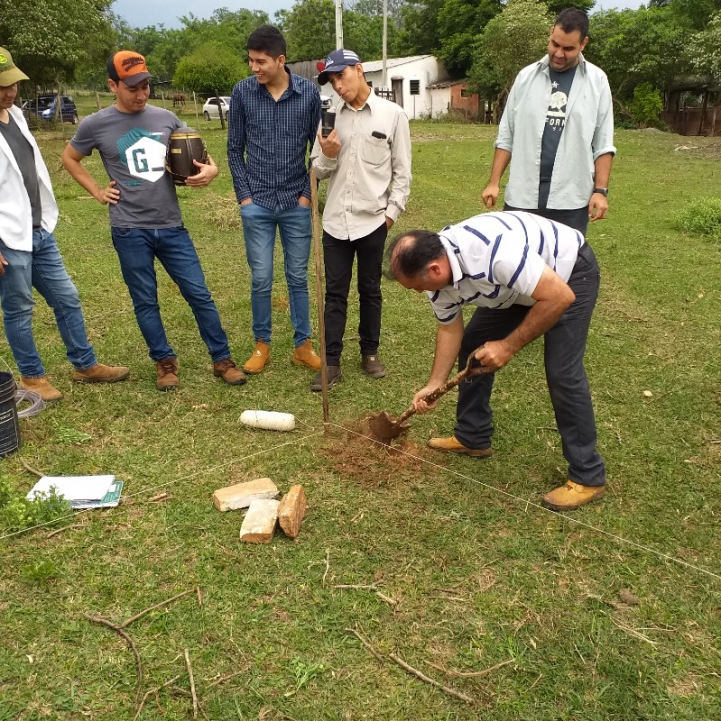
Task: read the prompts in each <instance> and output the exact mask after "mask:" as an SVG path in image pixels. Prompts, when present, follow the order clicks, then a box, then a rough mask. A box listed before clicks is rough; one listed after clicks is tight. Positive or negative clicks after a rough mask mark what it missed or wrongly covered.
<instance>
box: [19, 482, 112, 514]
mask: <svg viewBox="0 0 721 721" xmlns="http://www.w3.org/2000/svg"><path fill="white" fill-rule="evenodd" d="M51 489H55V495H57V496H62V497H63V498H64V499H65V500H66V501H68V502H69V503H70V505H71V506H72V507H73V508H114V507H115V506H117V505H118V503H119V502H120V494H121V492H122V490H123V482H122V481H118V480H116V479H115V476H110V475H107V476H43V477H42V478H41V479H40V480H39V481H38V482H37V483H36V484H35V485H34V486H33V487H32V488H31V489H30V492H29V493H28V495H27V498H28V500H29V501H32V500H34V499H35V498H36V496H37V495H39V496H41V497H42V496H44V495H45V494H49V493H50V492H51Z"/></svg>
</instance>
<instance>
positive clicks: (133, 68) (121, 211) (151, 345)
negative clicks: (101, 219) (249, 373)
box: [63, 50, 246, 391]
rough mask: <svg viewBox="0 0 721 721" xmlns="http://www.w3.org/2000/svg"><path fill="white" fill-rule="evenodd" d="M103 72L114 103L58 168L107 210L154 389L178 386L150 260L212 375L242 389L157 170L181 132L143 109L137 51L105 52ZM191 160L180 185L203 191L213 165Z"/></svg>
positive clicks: (169, 119)
mask: <svg viewBox="0 0 721 721" xmlns="http://www.w3.org/2000/svg"><path fill="white" fill-rule="evenodd" d="M107 67H108V87H109V88H110V90H111V92H112V93H114V95H115V104H114V105H111V106H110V107H108V108H104V109H103V110H100V111H99V112H97V113H94V114H93V115H90V116H88V117H87V118H84V119H83V121H82V122H81V123H80V125H79V126H78V130H77V133H76V134H75V137H74V138H73V139H72V140H71V141H70V144H69V145H68V146H67V147H66V148H65V151H64V153H63V163H64V165H65V167H66V168H67V170H68V172H69V173H70V175H72V176H73V178H75V180H77V182H78V183H80V185H82V186H83V188H85V190H87V191H88V192H89V193H90V194H91V195H92V196H93V197H94V198H95V199H96V200H97V201H98V202H100V203H102V204H103V205H108V206H109V209H110V230H111V235H112V239H113V245H114V246H115V250H116V251H117V253H118V258H119V260H120V268H121V270H122V273H123V279H124V280H125V284H126V285H127V286H128V291H129V292H130V297H131V298H132V301H133V308H134V309H135V318H136V320H137V322H138V326H139V327H140V332H141V333H142V335H143V338H144V339H145V342H146V343H147V345H148V350H149V355H150V358H151V359H152V360H153V361H155V365H156V373H157V380H156V388H157V389H158V390H160V391H168V390H174V389H176V388H177V387H178V386H179V380H178V357H177V355H176V354H175V352H174V351H173V348H172V347H171V346H170V344H169V343H168V338H167V336H166V333H165V328H164V327H163V321H162V319H161V317H160V306H159V305H158V283H157V279H156V276H155V259H156V258H157V259H158V260H159V261H160V263H161V264H162V266H163V267H164V268H165V270H166V271H167V273H168V275H169V276H170V277H171V278H172V280H173V281H174V282H175V283H176V284H177V286H178V288H179V289H180V292H181V294H182V296H183V298H185V300H186V301H187V302H188V304H189V305H190V307H191V308H192V310H193V315H194V316H195V320H196V322H197V324H198V330H199V331H200V336H201V338H202V339H203V341H204V342H205V345H206V347H207V348H208V353H209V354H210V357H211V360H212V361H213V373H214V375H215V376H217V377H219V378H222V379H223V380H224V381H225V382H226V383H229V384H231V385H242V384H243V383H245V380H246V378H245V374H244V373H243V372H242V371H241V370H239V369H238V368H237V367H236V365H235V363H234V362H233V359H232V358H231V357H230V348H229V345H228V336H227V335H226V333H225V330H223V327H222V325H221V323H220V317H219V315H218V309H217V307H216V305H215V302H214V301H213V298H212V296H211V294H210V291H209V290H208V286H207V285H206V282H205V276H204V274H203V269H202V267H201V265H200V259H199V258H198V253H197V252H196V250H195V246H194V245H193V241H192V239H191V237H190V234H189V233H188V231H187V230H186V229H185V227H184V225H183V219H182V217H181V213H180V206H179V204H178V197H177V194H176V192H175V185H174V184H173V178H172V177H171V175H170V173H169V172H168V171H167V170H166V167H165V158H166V153H167V148H168V143H169V141H170V135H171V133H173V132H174V131H176V130H178V129H179V128H180V127H181V123H180V120H178V118H177V117H176V116H175V114H174V113H171V112H170V111H169V110H165V109H164V108H158V107H156V106H155V105H149V104H148V97H149V95H150V83H149V79H150V77H151V75H150V73H149V72H148V68H147V66H146V64H145V58H144V57H143V56H142V55H140V53H136V52H134V51H132V50H120V51H118V52H116V53H114V54H113V55H111V57H110V59H109V60H108V64H107ZM93 150H97V151H98V152H99V154H100V158H101V160H102V161H103V165H104V166H105V170H106V171H107V173H108V176H109V177H110V183H109V184H108V185H107V186H105V187H102V186H101V185H100V184H99V183H98V182H96V180H95V179H94V178H93V177H92V175H91V174H90V173H89V171H88V170H87V169H86V168H85V167H84V166H83V165H82V160H83V159H84V158H86V157H87V156H89V155H90V154H91V153H92V152H93ZM194 162H195V165H196V166H197V168H198V172H197V174H196V175H192V176H190V177H189V178H187V179H186V181H185V184H186V185H188V186H190V187H192V188H204V187H205V186H206V185H208V184H209V183H210V182H211V181H212V180H213V179H214V178H215V176H216V175H218V168H217V166H216V164H215V163H214V162H213V160H212V159H211V158H208V162H207V163H199V162H198V161H194Z"/></svg>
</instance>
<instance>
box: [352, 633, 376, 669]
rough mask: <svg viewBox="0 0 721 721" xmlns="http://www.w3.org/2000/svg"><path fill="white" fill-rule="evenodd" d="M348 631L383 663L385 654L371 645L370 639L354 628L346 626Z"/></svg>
mask: <svg viewBox="0 0 721 721" xmlns="http://www.w3.org/2000/svg"><path fill="white" fill-rule="evenodd" d="M346 631H347V632H348V633H352V634H353V635H354V636H355V637H356V638H357V639H358V640H359V641H360V642H361V643H362V644H363V645H364V646H365V647H366V648H367V649H368V650H369V651H370V652H371V653H372V654H373V655H374V656H375V657H376V658H377V659H378V661H380V662H381V663H383V656H381V655H380V654H379V653H378V651H376V650H375V649H374V648H373V646H371V644H370V641H368V640H366V639H365V638H363V636H361V635H360V633H358V631H356V630H355V629H354V628H346Z"/></svg>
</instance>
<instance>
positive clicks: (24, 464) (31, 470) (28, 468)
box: [18, 456, 45, 478]
mask: <svg viewBox="0 0 721 721" xmlns="http://www.w3.org/2000/svg"><path fill="white" fill-rule="evenodd" d="M18 460H19V461H20V465H21V466H22V467H23V468H24V469H25V470H26V471H27V472H28V473H32V474H33V475H35V476H37V477H38V478H42V477H43V476H44V475H45V474H44V473H40V471H37V470H35V469H34V468H33V467H32V466H31V465H30V464H29V463H28V462H27V461H26V460H25V459H24V458H23V457H22V456H18Z"/></svg>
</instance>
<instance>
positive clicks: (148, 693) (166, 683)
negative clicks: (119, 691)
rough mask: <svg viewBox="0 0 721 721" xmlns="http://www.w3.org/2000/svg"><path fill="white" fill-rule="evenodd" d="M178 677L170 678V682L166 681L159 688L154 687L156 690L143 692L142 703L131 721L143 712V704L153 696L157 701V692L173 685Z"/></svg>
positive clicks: (135, 720) (135, 719)
mask: <svg viewBox="0 0 721 721" xmlns="http://www.w3.org/2000/svg"><path fill="white" fill-rule="evenodd" d="M179 678H180V676H175V677H174V678H171V679H170V681H166V682H165V683H164V684H161V685H160V686H156V688H151V689H150V691H146V692H145V696H143V699H142V701H141V702H140V705H139V706H138V710H137V711H136V712H135V716H134V717H133V721H137V720H138V717H139V716H140V713H141V712H142V710H143V707H144V706H145V702H146V701H147V700H148V699H149V698H150V697H151V696H152V695H153V694H155V698H156V700H157V698H158V697H157V694H158V692H159V691H162V690H163V689H164V688H165V687H166V686H170V685H172V684H174V683H175V682H176V681H177V680H178V679H179Z"/></svg>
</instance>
